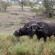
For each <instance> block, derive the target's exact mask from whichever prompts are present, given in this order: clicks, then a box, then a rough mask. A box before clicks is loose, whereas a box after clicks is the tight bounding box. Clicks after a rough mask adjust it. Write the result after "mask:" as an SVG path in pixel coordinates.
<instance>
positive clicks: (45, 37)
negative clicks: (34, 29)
mask: <svg viewBox="0 0 55 55" xmlns="http://www.w3.org/2000/svg"><path fill="white" fill-rule="evenodd" d="M43 38H44V42H45V43H46V39H47V36H46V35H45V36H44V37H43Z"/></svg>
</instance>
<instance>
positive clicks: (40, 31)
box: [14, 21, 55, 42]
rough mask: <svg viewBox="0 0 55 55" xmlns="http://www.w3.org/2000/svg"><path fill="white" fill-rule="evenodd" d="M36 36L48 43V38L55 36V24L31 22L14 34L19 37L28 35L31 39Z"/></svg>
mask: <svg viewBox="0 0 55 55" xmlns="http://www.w3.org/2000/svg"><path fill="white" fill-rule="evenodd" d="M34 34H36V35H37V38H38V40H40V38H42V37H43V39H44V42H46V39H47V36H48V37H50V36H52V35H55V23H51V22H50V23H47V22H36V21H31V22H28V23H26V24H25V25H24V27H23V28H20V29H19V30H16V31H15V33H14V35H15V36H17V37H18V36H23V35H28V36H30V37H31V38H32V37H33V35H34Z"/></svg>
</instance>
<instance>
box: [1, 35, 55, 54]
mask: <svg viewBox="0 0 55 55" xmlns="http://www.w3.org/2000/svg"><path fill="white" fill-rule="evenodd" d="M54 38H55V37H53V36H52V37H51V39H50V40H49V39H47V43H46V44H45V43H44V41H43V39H41V40H40V42H38V41H37V39H36V36H34V38H33V39H31V40H30V39H29V38H28V36H23V37H20V38H16V37H15V36H12V35H0V55H55V40H54Z"/></svg>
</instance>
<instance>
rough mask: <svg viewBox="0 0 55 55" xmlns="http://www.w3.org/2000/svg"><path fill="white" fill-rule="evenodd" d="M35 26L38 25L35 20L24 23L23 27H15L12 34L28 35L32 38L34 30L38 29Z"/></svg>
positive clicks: (18, 35)
mask: <svg viewBox="0 0 55 55" xmlns="http://www.w3.org/2000/svg"><path fill="white" fill-rule="evenodd" d="M36 26H38V25H37V22H35V21H31V22H28V23H26V24H25V25H24V27H22V28H20V29H17V30H16V31H15V32H14V35H15V36H16V37H20V36H23V35H28V36H30V38H33V35H34V34H35V33H36V30H37V29H38V28H37V27H36Z"/></svg>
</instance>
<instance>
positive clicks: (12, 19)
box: [0, 7, 43, 34]
mask: <svg viewBox="0 0 55 55" xmlns="http://www.w3.org/2000/svg"><path fill="white" fill-rule="evenodd" d="M32 20H35V21H43V19H41V18H40V17H35V16H34V14H33V13H32V12H30V8H25V9H24V10H23V11H22V10H21V8H14V7H10V8H8V9H7V11H6V12H0V33H10V34H11V33H13V32H14V31H15V30H16V29H18V28H20V27H22V26H23V25H24V24H23V23H26V22H29V21H32Z"/></svg>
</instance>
